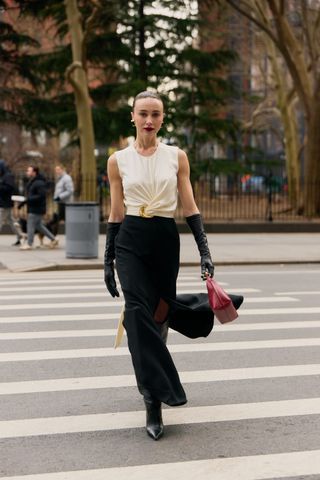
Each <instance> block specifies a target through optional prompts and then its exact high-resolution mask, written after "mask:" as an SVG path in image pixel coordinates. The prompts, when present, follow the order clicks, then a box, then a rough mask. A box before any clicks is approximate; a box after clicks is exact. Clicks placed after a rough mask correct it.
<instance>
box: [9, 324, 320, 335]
mask: <svg viewBox="0 0 320 480" xmlns="http://www.w3.org/2000/svg"><path fill="white" fill-rule="evenodd" d="M301 328H303V329H308V328H320V320H310V321H305V322H281V323H279V322H270V323H266V322H264V323H252V324H244V325H243V324H240V325H239V324H227V325H219V324H217V325H215V327H214V332H215V333H219V332H227V333H233V332H251V331H261V330H288V329H290V330H292V329H301ZM116 333H117V330H116V329H115V328H104V329H98V328H97V329H94V330H76V329H74V330H44V331H36V332H8V333H1V332H0V340H36V339H46V338H77V337H112V336H114V335H116ZM175 334H177V335H179V334H178V332H175V331H174V330H170V335H175Z"/></svg>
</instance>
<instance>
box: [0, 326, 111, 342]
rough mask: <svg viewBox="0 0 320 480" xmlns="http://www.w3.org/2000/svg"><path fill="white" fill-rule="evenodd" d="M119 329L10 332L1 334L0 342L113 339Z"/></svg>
mask: <svg viewBox="0 0 320 480" xmlns="http://www.w3.org/2000/svg"><path fill="white" fill-rule="evenodd" d="M116 333H117V329H115V328H114V329H112V328H105V329H95V330H56V331H42V332H10V333H1V332H0V340H36V339H46V338H77V337H111V336H113V335H116Z"/></svg>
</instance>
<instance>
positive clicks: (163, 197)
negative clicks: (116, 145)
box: [115, 143, 178, 218]
mask: <svg viewBox="0 0 320 480" xmlns="http://www.w3.org/2000/svg"><path fill="white" fill-rule="evenodd" d="M115 157H116V160H117V164H118V169H119V173H120V176H121V178H122V185H123V192H124V203H125V206H126V207H127V214H128V215H140V216H145V217H149V216H154V215H157V216H159V217H169V218H172V217H173V216H174V212H175V210H176V208H177V200H178V192H177V173H178V147H173V146H170V145H166V144H164V143H159V145H158V147H157V149H156V151H155V152H154V153H153V154H152V155H150V156H147V157H145V156H143V155H140V154H139V153H138V152H137V151H136V149H135V148H134V147H133V146H129V147H127V148H125V149H123V150H119V151H117V152H115Z"/></svg>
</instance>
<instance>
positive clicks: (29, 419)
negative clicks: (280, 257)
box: [0, 264, 320, 480]
mask: <svg viewBox="0 0 320 480" xmlns="http://www.w3.org/2000/svg"><path fill="white" fill-rule="evenodd" d="M199 276H200V275H199V269H198V268H182V269H181V271H180V277H179V282H178V291H180V292H187V291H188V292H192V291H205V290H204V288H205V287H204V284H203V283H201V280H200V279H199ZM216 278H217V280H218V281H220V282H221V283H222V284H223V285H224V286H225V289H226V290H227V291H229V292H230V293H231V292H243V294H244V296H245V303H244V305H243V306H242V307H241V310H240V316H239V318H238V319H237V320H236V321H235V322H233V323H232V324H229V325H225V326H222V325H216V326H215V327H214V331H213V332H212V334H211V335H210V336H209V337H208V338H206V339H199V340H196V341H191V340H190V339H186V338H184V337H182V336H180V335H179V334H176V333H174V332H171V333H170V335H169V342H168V344H169V349H170V350H171V351H172V355H173V357H174V360H175V363H176V365H177V368H178V370H179V372H180V375H181V378H182V381H183V383H184V386H185V390H186V393H187V396H188V404H187V405H186V406H183V407H179V408H169V407H164V423H165V435H164V437H163V438H162V439H161V440H160V441H159V442H154V441H152V440H151V439H150V438H149V437H147V435H146V433H145V430H144V421H145V414H144V411H143V403H142V400H141V397H140V395H139V393H138V391H137V389H136V387H135V382H134V377H133V370H132V366H131V360H130V356H129V354H128V350H127V348H126V339H125V338H124V341H123V344H122V345H121V347H120V348H118V349H116V350H115V349H114V348H113V342H114V333H115V329H116V325H117V320H118V314H119V311H120V307H121V302H122V298H120V300H114V299H111V297H108V296H107V295H106V292H105V289H104V284H103V281H102V271H100V270H92V271H62V272H43V273H41V272H38V273H36V272H34V273H24V274H22V273H20V274H18V273H8V272H1V273H0V305H1V310H0V480H1V479H3V478H10V479H11V480H84V479H85V480H88V479H90V480H100V479H104V480H106V479H107V480H108V479H116V480H122V479H127V478H130V480H131V479H134V480H135V479H136V480H144V479H148V480H149V479H150V478H152V479H153V480H160V479H161V480H163V479H166V480H171V479H172V480H173V479H174V480H176V479H177V478H183V479H184V480H189V479H194V478H198V479H200V480H209V479H210V480H211V479H214V480H220V479H223V480H229V479H230V480H231V479H232V480H251V479H255V480H258V479H273V480H275V479H280V478H286V479H287V480H288V479H290V480H293V479H295V480H297V479H310V480H311V479H318V480H319V479H320V428H319V425H320V381H319V380H320V267H319V266H317V265H307V264H306V265H296V266H295V265H287V266H259V265H257V266H238V267H218V268H217V270H216Z"/></svg>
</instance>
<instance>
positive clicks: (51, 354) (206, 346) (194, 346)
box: [0, 338, 320, 362]
mask: <svg viewBox="0 0 320 480" xmlns="http://www.w3.org/2000/svg"><path fill="white" fill-rule="evenodd" d="M319 346H320V338H293V339H281V340H258V341H251V342H250V341H249V342H242V341H241V342H216V343H182V344H177V345H169V346H168V348H169V350H170V352H172V353H189V352H221V351H229V350H232V351H237V350H256V349H270V348H282V349H283V348H301V347H319ZM127 355H129V350H128V349H127V347H119V348H117V349H114V348H82V349H74V350H46V351H30V352H10V353H0V362H20V361H31V360H55V359H67V358H93V357H120V356H127Z"/></svg>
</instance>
